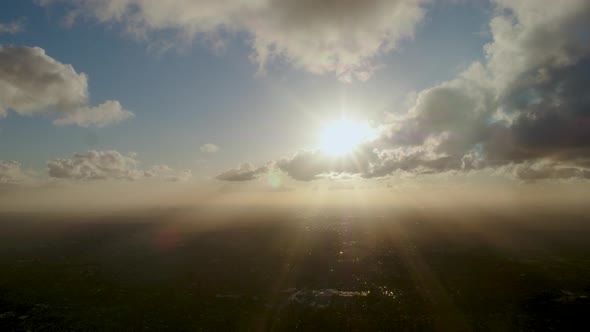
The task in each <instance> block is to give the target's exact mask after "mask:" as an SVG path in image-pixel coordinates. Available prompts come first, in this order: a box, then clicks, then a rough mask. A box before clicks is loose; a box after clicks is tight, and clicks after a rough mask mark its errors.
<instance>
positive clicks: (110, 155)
mask: <svg viewBox="0 0 590 332" xmlns="http://www.w3.org/2000/svg"><path fill="white" fill-rule="evenodd" d="M139 164H140V163H139V161H138V160H137V159H136V156H135V154H127V155H125V154H122V153H120V152H118V151H115V150H107V151H96V150H90V151H88V152H86V153H76V154H74V156H73V157H72V158H69V159H54V160H50V161H48V162H47V169H48V174H49V176H50V177H52V178H58V179H69V180H81V181H91V180H129V181H134V180H140V179H147V178H156V179H164V180H168V181H183V180H188V179H190V177H191V176H192V174H191V171H190V170H184V171H180V172H177V171H175V170H173V169H172V168H170V167H169V166H167V165H157V166H153V167H152V168H151V169H148V170H144V169H141V168H140V167H139Z"/></svg>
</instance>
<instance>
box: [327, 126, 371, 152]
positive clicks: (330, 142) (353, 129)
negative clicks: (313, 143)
mask: <svg viewBox="0 0 590 332" xmlns="http://www.w3.org/2000/svg"><path fill="white" fill-rule="evenodd" d="M374 137H375V130H374V129H373V128H371V126H369V124H368V123H366V122H355V121H351V120H348V119H343V120H340V121H337V122H333V123H331V124H330V125H328V126H326V127H324V129H323V131H322V135H321V137H320V148H321V149H322V151H324V152H325V153H328V154H331V155H335V156H340V155H344V154H347V153H350V152H352V151H353V150H354V149H355V148H356V147H357V146H358V145H359V144H361V143H362V142H364V141H366V140H370V139H372V138H374Z"/></svg>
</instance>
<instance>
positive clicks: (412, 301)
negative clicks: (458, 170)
mask: <svg viewBox="0 0 590 332" xmlns="http://www.w3.org/2000/svg"><path fill="white" fill-rule="evenodd" d="M301 211H305V212H301ZM589 238H590V214H588V213H587V212H586V211H581V210H580V211H578V210H569V211H558V210H549V209H531V211H499V210H492V209H489V210H477V211H475V210H474V211H468V210H465V211H449V210H444V211H443V210H440V209H439V210H435V209H431V210H428V209H414V210H404V211H398V210H383V211H378V212H377V211H376V210H375V211H373V210H371V213H364V212H363V211H353V210H351V211H347V212H336V211H330V210H326V211H306V210H297V209H283V210H280V209H274V210H269V211H267V212H265V213H258V212H256V211H254V209H251V210H248V211H239V212H235V213H227V212H225V213H204V212H203V211H202V210H199V209H186V210H184V209H179V210H154V211H144V212H128V213H117V214H101V215H99V214H97V215H95V216H89V215H84V216H72V215H67V216H64V215H58V214H55V215H40V214H39V215H33V214H31V215H26V214H3V215H2V216H1V217H0V329H1V330H3V331H56V330H76V331H113V330H152V331H160V330H176V331H199V330H202V331H224V330H237V331H267V330H272V331H282V330H302V331H309V330H322V331H326V330H333V331H368V330H373V331H390V330H401V331H422V330H439V331H461V330H462V331H469V330H473V331H517V330H518V331H543V330H546V331H551V330H574V329H575V328H574V327H576V326H579V324H583V323H585V320H586V318H585V313H587V312H589V310H590V297H589V296H590V242H589V241H588V239H589Z"/></svg>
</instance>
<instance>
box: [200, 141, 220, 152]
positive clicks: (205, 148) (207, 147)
mask: <svg viewBox="0 0 590 332" xmlns="http://www.w3.org/2000/svg"><path fill="white" fill-rule="evenodd" d="M199 149H200V150H201V152H204V153H215V152H217V151H219V146H217V145H215V144H211V143H207V144H203V145H201V147H200V148H199Z"/></svg>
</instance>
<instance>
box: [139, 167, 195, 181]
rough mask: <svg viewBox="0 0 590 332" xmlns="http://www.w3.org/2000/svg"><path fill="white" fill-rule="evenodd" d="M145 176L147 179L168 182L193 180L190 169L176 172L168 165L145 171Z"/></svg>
mask: <svg viewBox="0 0 590 332" xmlns="http://www.w3.org/2000/svg"><path fill="white" fill-rule="evenodd" d="M144 176H145V177H146V178H161V179H164V180H167V181H173V182H182V181H188V180H189V179H190V178H192V176H193V173H192V171H191V170H190V169H186V170H182V171H175V170H174V169H172V168H171V167H170V166H168V165H156V166H152V168H150V169H149V170H147V171H145V172H144Z"/></svg>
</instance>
